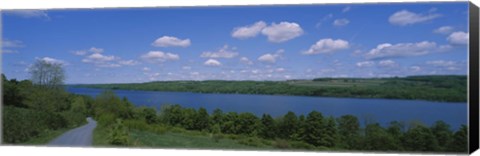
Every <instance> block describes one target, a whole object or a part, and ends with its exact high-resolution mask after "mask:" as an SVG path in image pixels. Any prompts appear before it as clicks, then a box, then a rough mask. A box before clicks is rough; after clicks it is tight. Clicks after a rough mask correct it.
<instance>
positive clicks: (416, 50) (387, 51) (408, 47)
mask: <svg viewBox="0 0 480 156" xmlns="http://www.w3.org/2000/svg"><path fill="white" fill-rule="evenodd" d="M438 50H439V48H438V47H437V44H436V43H435V42H429V41H422V42H417V43H398V44H390V43H383V44H379V45H377V47H376V48H374V49H371V50H370V51H369V52H368V53H366V54H365V57H366V58H367V59H380V58H392V57H405V56H420V55H425V54H428V53H431V52H433V51H438Z"/></svg>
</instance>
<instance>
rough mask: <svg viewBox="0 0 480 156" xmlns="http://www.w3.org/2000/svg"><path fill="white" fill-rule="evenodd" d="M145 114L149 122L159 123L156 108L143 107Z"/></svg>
mask: <svg viewBox="0 0 480 156" xmlns="http://www.w3.org/2000/svg"><path fill="white" fill-rule="evenodd" d="M142 113H143V116H144V118H145V121H146V122H147V123H148V124H155V123H157V121H158V119H157V110H155V109H154V108H143V109H142Z"/></svg>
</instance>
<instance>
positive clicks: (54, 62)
mask: <svg viewBox="0 0 480 156" xmlns="http://www.w3.org/2000/svg"><path fill="white" fill-rule="evenodd" d="M37 60H42V61H45V62H47V63H49V64H60V65H66V64H67V62H65V61H63V60H59V59H54V58H51V57H43V58H37Z"/></svg>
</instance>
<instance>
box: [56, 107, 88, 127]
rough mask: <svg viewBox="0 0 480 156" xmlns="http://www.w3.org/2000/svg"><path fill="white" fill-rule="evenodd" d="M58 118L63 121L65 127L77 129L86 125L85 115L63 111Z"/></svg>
mask: <svg viewBox="0 0 480 156" xmlns="http://www.w3.org/2000/svg"><path fill="white" fill-rule="evenodd" d="M60 116H61V117H62V118H63V119H65V122H66V125H67V127H77V126H80V125H83V124H85V123H87V120H86V118H85V115H84V114H83V113H79V112H72V111H65V112H61V113H60Z"/></svg>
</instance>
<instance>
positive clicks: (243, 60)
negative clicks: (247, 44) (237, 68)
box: [240, 57, 253, 65]
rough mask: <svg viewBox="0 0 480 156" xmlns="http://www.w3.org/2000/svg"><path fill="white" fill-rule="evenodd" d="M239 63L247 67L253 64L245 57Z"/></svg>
mask: <svg viewBox="0 0 480 156" xmlns="http://www.w3.org/2000/svg"><path fill="white" fill-rule="evenodd" d="M240 62H242V63H244V64H248V65H252V64H253V62H252V61H250V59H248V58H247V57H242V58H240Z"/></svg>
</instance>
